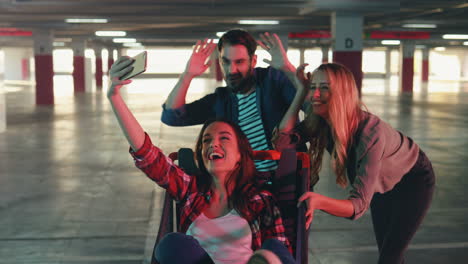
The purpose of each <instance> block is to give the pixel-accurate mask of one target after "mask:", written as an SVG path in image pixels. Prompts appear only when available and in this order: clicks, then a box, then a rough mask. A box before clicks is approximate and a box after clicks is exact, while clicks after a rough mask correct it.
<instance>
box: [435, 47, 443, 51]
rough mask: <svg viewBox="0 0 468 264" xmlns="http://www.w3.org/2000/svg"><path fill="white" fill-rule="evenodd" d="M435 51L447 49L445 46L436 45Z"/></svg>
mask: <svg viewBox="0 0 468 264" xmlns="http://www.w3.org/2000/svg"><path fill="white" fill-rule="evenodd" d="M434 50H435V51H445V47H436V48H435V49H434Z"/></svg>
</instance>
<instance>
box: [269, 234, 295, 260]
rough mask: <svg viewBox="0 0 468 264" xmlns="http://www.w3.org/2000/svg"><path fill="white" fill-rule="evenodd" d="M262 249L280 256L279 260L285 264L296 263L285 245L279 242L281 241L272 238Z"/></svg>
mask: <svg viewBox="0 0 468 264" xmlns="http://www.w3.org/2000/svg"><path fill="white" fill-rule="evenodd" d="M262 249H267V250H270V251H271V252H273V253H275V255H276V256H278V258H279V259H280V260H281V262H282V263H283V264H295V263H296V261H295V260H294V258H293V256H292V255H291V253H290V252H289V251H288V249H287V248H286V246H285V245H284V244H283V243H281V242H279V240H277V239H272V238H270V239H268V240H265V241H264V242H263V244H262Z"/></svg>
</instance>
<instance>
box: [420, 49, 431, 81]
mask: <svg viewBox="0 0 468 264" xmlns="http://www.w3.org/2000/svg"><path fill="white" fill-rule="evenodd" d="M421 81H423V82H427V81H429V48H424V49H423V50H422V67H421Z"/></svg>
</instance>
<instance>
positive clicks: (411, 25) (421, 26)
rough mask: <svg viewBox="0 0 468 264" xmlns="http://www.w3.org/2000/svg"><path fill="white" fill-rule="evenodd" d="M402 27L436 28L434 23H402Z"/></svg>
mask: <svg viewBox="0 0 468 264" xmlns="http://www.w3.org/2000/svg"><path fill="white" fill-rule="evenodd" d="M403 27H404V28H436V27H437V25H436V24H404V25H403Z"/></svg>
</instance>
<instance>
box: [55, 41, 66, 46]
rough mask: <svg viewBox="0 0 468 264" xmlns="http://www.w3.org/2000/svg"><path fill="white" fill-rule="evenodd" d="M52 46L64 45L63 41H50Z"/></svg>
mask: <svg viewBox="0 0 468 264" xmlns="http://www.w3.org/2000/svg"><path fill="white" fill-rule="evenodd" d="M52 46H54V47H65V42H62V41H54V42H53V43H52Z"/></svg>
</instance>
